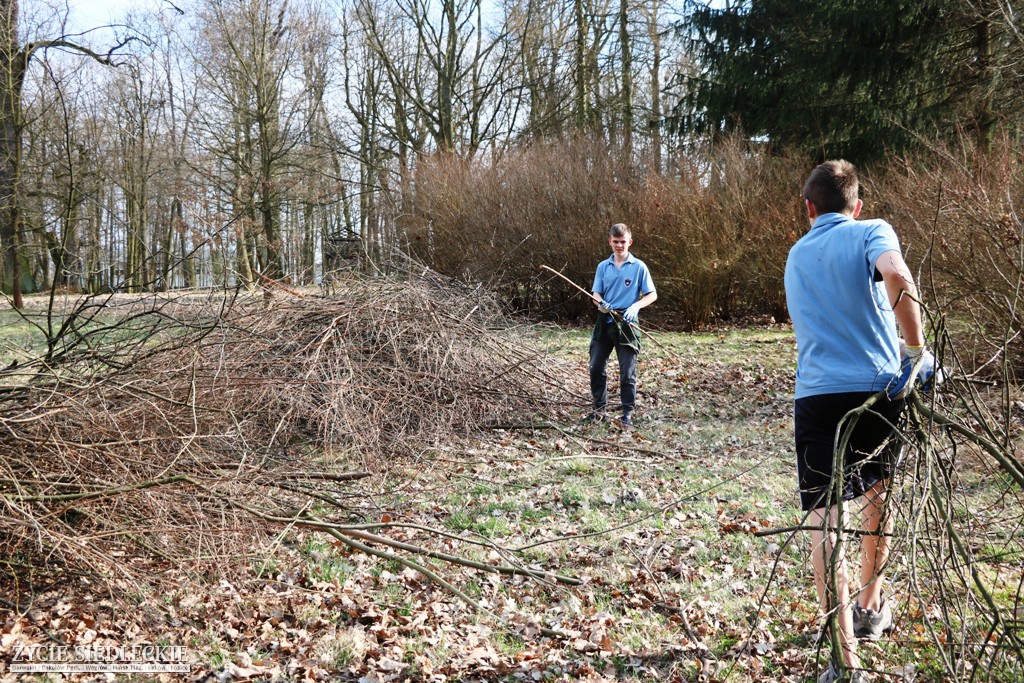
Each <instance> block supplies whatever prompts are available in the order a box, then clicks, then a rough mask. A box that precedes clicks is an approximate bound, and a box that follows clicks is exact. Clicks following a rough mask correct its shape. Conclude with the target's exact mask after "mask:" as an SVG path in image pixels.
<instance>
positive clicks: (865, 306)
mask: <svg viewBox="0 0 1024 683" xmlns="http://www.w3.org/2000/svg"><path fill="white" fill-rule="evenodd" d="M858 190H859V183H858V180H857V172H856V169H855V168H854V167H853V165H852V164H850V163H849V162H847V161H842V160H839V161H827V162H825V163H824V164H821V165H820V166H818V167H817V168H815V169H814V171H812V172H811V175H810V177H809V178H808V179H807V182H806V183H805V184H804V190H803V197H804V205H805V207H806V209H807V217H808V219H809V221H810V223H811V229H810V231H809V232H808V233H807V234H806V235H804V236H803V237H802V238H801V239H800V240H799V241H798V242H797V243H796V244H795V245H794V246H793V248H792V249H791V250H790V252H789V258H788V259H787V261H786V274H785V284H786V303H787V305H788V307H789V315H790V317H791V318H792V320H793V331H794V333H795V334H796V341H797V371H796V403H795V411H794V413H795V414H794V423H795V437H796V438H795V441H796V456H797V476H798V479H799V483H800V503H801V507H802V509H803V510H804V511H805V512H807V513H808V522H807V523H808V525H809V526H810V527H812V528H814V529H815V530H814V531H812V532H811V560H812V564H813V569H814V584H815V588H816V589H817V591H818V598H819V600H820V603H821V608H822V610H823V611H824V612H825V613H829V612H830V611H831V610H836V612H835V617H836V618H837V619H838V626H839V629H838V630H839V640H840V651H841V652H842V654H843V657H842V659H843V661H842V662H832V663H831V664H830V665H829V668H828V670H827V671H825V672H824V673H823V674H822V675H821V677H819V679H818V681H819V683H832V682H833V681H837V680H840V673H841V671H843V670H844V669H845V670H846V671H847V672H848V674H849V680H850V681H863V680H866V679H865V678H864V674H863V672H862V671H860V670H859V667H860V660H859V658H858V657H857V638H867V639H872V640H874V639H877V638H880V637H881V636H882V635H883V633H885V632H886V631H888V630H890V629H891V628H892V609H891V607H890V605H889V604H888V602H886V600H885V599H884V598H883V596H882V583H883V578H884V577H883V572H884V570H885V566H886V562H887V561H888V556H889V535H888V532H889V531H890V530H891V524H890V520H888V519H887V518H886V516H885V514H884V504H885V498H886V491H887V487H888V483H889V478H890V476H891V469H892V466H893V462H894V459H895V456H896V454H897V453H898V450H899V444H898V440H897V438H896V435H895V434H894V432H893V425H895V424H896V422H897V420H898V419H899V417H900V412H901V410H902V408H903V400H902V397H903V396H904V395H905V393H906V391H908V390H909V389H910V388H911V387H912V386H913V383H914V376H913V375H910V376H909V377H904V378H903V379H904V385H905V389H904V388H903V387H904V385H901V386H900V387H898V388H894V387H895V385H896V384H897V383H899V382H900V370H901V365H902V364H903V363H902V357H903V355H904V351H903V349H904V348H906V352H905V353H906V355H907V356H908V358H909V359H910V360H914V361H917V362H916V363H915V364H914V365H913V367H915V368H916V369H918V372H919V373H920V376H921V377H924V378H927V377H928V376H930V375H931V374H932V372H933V371H934V366H935V361H934V358H933V357H932V356H931V354H930V353H928V351H927V350H926V349H925V348H924V333H923V329H922V325H921V311H920V307H919V306H918V303H917V289H916V287H915V286H914V279H913V276H912V275H911V273H910V269H909V268H908V267H907V264H906V262H905V261H904V260H903V255H902V253H901V252H900V244H899V241H898V240H897V238H896V233H895V232H894V231H893V229H892V226H890V225H889V224H888V223H886V222H885V221H882V220H857V217H858V215H859V214H860V210H861V207H862V203H861V201H860V199H859V198H858ZM897 323H899V328H900V330H902V333H903V341H901V340H900V338H899V337H898V335H897ZM908 367H909V366H908ZM883 390H885V391H887V392H888V394H889V397H890V398H888V399H883V400H882V401H879V402H878V403H876V404H875V405H874V406H873V409H872V412H870V413H866V414H864V415H863V416H862V417H861V418H860V420H859V421H858V422H857V424H856V427H855V428H854V430H853V433H852V436H851V438H850V441H849V445H848V447H847V448H846V451H845V452H844V453H843V454H842V457H843V463H844V464H843V476H842V482H843V486H842V490H841V491H838V490H836V489H837V488H838V486H836V484H837V481H838V480H837V479H834V472H833V457H834V449H835V445H836V443H837V431H838V429H839V423H840V421H841V420H842V419H843V416H844V415H846V414H847V413H848V412H849V411H850V410H852V409H854V408H857V407H859V406H861V405H862V404H863V403H864V402H865V401H866V400H867V399H868V398H869V397H871V396H872V395H874V394H876V393H878V392H880V391H883ZM855 498H860V499H861V500H862V503H861V504H862V522H863V526H864V530H865V532H867V533H866V534H865V535H863V536H862V537H861V548H860V592H859V594H858V595H857V596H856V599H855V601H854V602H853V603H852V604H851V600H850V586H849V580H848V576H847V571H846V559H845V556H844V555H843V552H842V549H841V548H838V549H837V548H835V534H834V533H833V532H832V531H831V530H832V529H836V528H837V527H838V525H839V524H843V525H844V526H845V519H846V515H845V510H844V508H845V501H848V500H853V499H855ZM826 520H827V521H826ZM830 567H831V568H832V569H833V570H834V571H835V591H834V592H833V591H832V590H831V588H832V586H831V585H830V582H829V581H828V575H827V573H826V572H827V571H828V569H829V568H830ZM844 680H845V679H844Z"/></svg>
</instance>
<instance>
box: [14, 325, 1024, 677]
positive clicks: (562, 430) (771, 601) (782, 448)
mask: <svg viewBox="0 0 1024 683" xmlns="http://www.w3.org/2000/svg"><path fill="white" fill-rule="evenodd" d="M5 334H10V335H13V336H11V337H10V338H11V339H12V341H11V342H10V344H12V345H13V344H15V343H16V340H17V335H19V334H22V332H19V331H17V329H14V330H13V331H11V332H9V333H8V332H5ZM588 336H589V329H575V330H573V329H553V328H543V329H542V330H540V331H539V332H538V333H537V336H536V339H537V343H539V344H541V345H543V346H544V347H545V348H546V349H547V350H548V352H550V353H553V354H556V355H559V356H561V357H563V358H565V359H567V360H569V361H570V362H575V363H576V364H577V365H578V367H579V375H578V377H576V378H575V381H576V384H575V385H574V386H573V389H574V391H576V393H577V394H578V395H579V396H580V397H581V398H580V402H579V404H578V405H571V406H562V407H560V408H558V409H557V410H556V411H555V415H554V419H545V420H538V421H537V425H538V426H537V428H535V429H522V430H518V431H516V430H512V431H508V432H495V433H493V434H487V435H484V436H483V437H482V438H481V439H480V440H479V441H478V442H473V443H472V444H470V446H471V449H470V448H462V446H463V445H464V444H454V445H453V447H448V445H447V444H445V445H442V446H438V447H435V448H434V449H433V450H431V449H424V451H422V452H425V453H428V454H429V453H434V452H436V453H437V457H438V462H437V463H434V464H433V466H430V463H429V460H425V461H424V464H423V465H422V466H421V464H420V463H417V466H416V467H415V468H414V467H411V466H410V467H404V466H400V467H396V468H394V469H393V470H391V472H392V475H393V476H394V477H395V478H396V481H397V483H395V482H394V481H388V482H382V485H381V486H380V487H379V489H378V488H376V487H375V488H374V490H375V491H377V490H380V491H382V492H386V491H387V490H389V487H388V486H386V485H383V484H395V485H394V486H392V487H390V488H391V489H392V490H395V491H397V492H398V493H396V494H387V493H380V494H378V495H376V497H375V498H374V501H373V502H374V505H375V506H378V507H379V509H382V510H389V511H391V510H400V511H401V518H402V520H403V521H410V522H413V523H417V524H422V525H424V526H432V527H435V528H442V529H445V530H447V531H449V532H454V533H456V534H459V535H462V536H463V537H464V538H465V539H469V540H479V539H480V537H483V538H485V539H490V540H491V541H492V542H493V543H494V544H500V545H501V548H502V552H498V550H496V549H495V548H494V547H493V546H491V545H483V546H479V545H470V544H469V543H466V542H462V541H460V540H455V539H451V538H444V539H440V538H437V537H430V536H428V535H424V534H417V533H416V532H413V531H406V530H402V531H398V530H392V531H389V533H395V534H396V535H397V534H404V535H402V536H400V538H401V540H404V541H407V542H410V543H413V544H423V545H429V546H430V547H432V548H434V549H437V550H440V551H443V552H446V553H452V554H457V555H462V556H466V557H473V558H474V559H477V560H479V561H482V562H487V563H492V564H497V563H508V562H512V561H518V562H521V563H524V564H529V565H535V566H538V567H542V568H544V569H548V570H551V571H555V572H558V573H561V574H569V575H573V576H575V577H578V578H579V579H580V584H579V585H575V586H563V585H552V584H549V583H545V582H542V581H538V580H535V579H531V578H525V577H522V576H516V577H503V578H495V577H492V576H491V575H488V574H484V573H481V572H476V571H472V570H469V569H463V568H455V567H452V566H450V565H446V564H444V563H442V562H439V561H435V560H431V559H429V558H424V557H422V556H417V557H416V558H415V559H416V560H417V561H420V562H423V563H424V564H426V565H427V566H429V568H430V569H431V570H432V571H437V572H438V573H440V574H441V575H442V576H444V577H445V578H446V579H447V580H450V581H451V582H452V583H453V584H454V585H455V586H456V587H457V588H459V589H460V590H462V591H464V592H465V593H466V594H467V595H469V596H470V597H471V598H473V599H474V600H477V601H480V602H481V603H482V604H484V606H485V608H486V610H487V612H483V613H476V612H473V611H472V610H470V609H468V608H467V607H466V606H465V605H462V604H461V603H459V601H458V600H456V599H454V598H452V596H451V595H450V594H448V593H446V592H444V591H443V590H441V589H440V588H439V587H438V586H437V585H436V584H435V583H433V582H431V581H428V580H426V579H425V578H424V577H423V576H420V575H417V574H416V573H415V572H412V571H410V570H408V569H407V568H406V567H404V566H403V565H401V564H399V563H397V562H394V561H387V560H381V559H371V558H367V557H366V556H364V555H359V554H353V555H342V554H339V553H338V552H337V550H336V548H335V547H334V546H333V545H332V544H331V543H329V542H327V541H326V540H325V539H324V538H322V537H318V536H315V535H313V534H311V533H310V532H306V531H300V532H295V533H294V534H293V535H292V536H290V537H289V539H288V541H287V542H285V543H282V544H281V547H282V549H283V551H287V552H282V554H281V555H280V556H277V557H274V558H270V559H268V560H266V561H265V563H266V564H264V563H263V562H261V563H260V565H261V566H263V567H264V570H263V572H262V575H263V576H262V577H261V578H259V580H258V581H255V583H256V585H257V587H258V588H266V589H268V591H267V592H262V593H261V592H260V591H259V590H258V589H254V595H256V596H259V598H260V599H267V600H270V599H271V598H268V597H266V596H267V595H268V593H269V594H271V595H273V594H276V593H275V591H278V590H281V591H282V593H283V594H284V595H286V596H287V598H282V599H281V600H282V601H283V603H284V604H285V607H282V608H280V609H279V610H277V611H278V612H281V613H283V616H278V617H275V620H276V621H275V623H274V624H273V628H270V627H269V626H265V624H268V623H270V622H268V621H267V620H266V618H265V617H266V614H265V613H269V612H273V610H267V609H264V610H263V612H264V613H263V614H260V615H259V616H254V617H253V621H252V623H250V624H248V625H247V628H248V629H249V630H250V633H251V635H249V636H248V638H249V640H248V641H246V644H245V645H244V647H246V648H248V650H249V651H256V650H260V651H265V652H267V653H268V654H267V655H266V658H267V659H274V658H281V659H282V660H285V659H287V658H288V657H293V658H294V659H295V661H305V660H304V659H303V658H306V657H308V656H313V657H315V658H316V659H317V660H318V661H320V662H321V663H322V666H323V667H325V668H327V669H328V670H333V671H341V670H346V671H348V670H349V669H350V668H352V667H356V668H358V667H359V666H364V665H365V661H367V660H368V658H373V659H374V661H380V660H383V659H387V660H390V661H395V662H400V663H403V664H404V665H406V666H407V667H408V669H409V672H415V673H416V675H417V676H421V677H422V678H424V679H429V678H430V676H431V675H432V674H431V673H430V670H433V672H434V674H433V675H443V676H446V677H447V678H448V679H450V680H462V679H465V680H478V679H479V680H509V681H520V680H552V681H555V680H558V681H562V680H575V679H576V678H581V679H583V678H586V676H589V675H591V674H589V673H587V672H595V673H593V676H594V677H597V678H594V680H604V679H611V678H614V677H617V678H618V679H620V680H644V681H648V680H680V681H691V680H715V681H719V682H720V683H738V682H741V681H749V680H768V681H780V682H781V681H787V683H789V682H793V681H804V680H807V679H808V678H809V677H810V676H811V675H812V674H813V672H814V670H815V666H816V658H817V656H818V652H817V649H816V636H817V632H818V628H819V626H820V621H819V620H818V618H817V607H816V597H815V595H814V590H813V587H812V585H811V581H810V573H809V570H808V568H807V563H806V559H805V556H806V552H807V542H806V539H805V538H803V537H802V536H800V535H797V536H796V537H795V538H792V539H791V537H790V535H789V534H786V533H777V534H774V535H768V536H763V537H762V536H756V535H755V533H758V532H765V531H771V530H773V529H784V528H786V527H789V526H791V525H794V524H797V523H799V521H800V515H799V513H798V511H797V505H796V491H795V488H796V486H795V473H794V465H793V458H792V454H791V452H792V403H791V393H792V374H793V368H794V365H795V343H794V341H793V337H792V333H791V331H790V330H788V329H787V328H785V327H772V328H760V329H751V330H738V329H737V330H724V331H715V332H704V333H698V334H682V333H658V334H657V339H658V341H659V342H661V344H662V347H663V348H659V347H658V346H656V345H654V344H648V345H647V347H646V349H647V350H646V351H645V354H644V356H643V358H642V361H641V366H640V377H641V379H640V400H639V406H638V411H637V427H636V428H635V429H634V430H633V431H631V432H623V431H622V430H621V429H619V428H618V427H616V426H615V425H612V424H597V425H583V424H581V422H580V418H582V416H583V414H584V413H585V406H586V400H585V396H586V377H585V354H586V347H587V339H588ZM613 362H614V361H613ZM610 374H611V375H612V386H611V387H610V389H611V392H612V395H613V396H614V395H615V392H616V387H615V385H614V374H615V373H614V372H612V373H610ZM549 422H550V423H551V424H550V425H548V424H547V423H549ZM460 449H461V452H464V453H471V455H467V456H465V460H466V461H465V462H458V463H456V464H455V465H454V466H453V465H452V460H453V459H454V456H453V453H454V452H456V451H459V450H460ZM346 457H350V456H347V455H346V454H344V453H336V454H325V455H324V458H325V459H328V458H331V459H333V458H337V459H344V458H346ZM427 457H429V456H427ZM958 474H959V477H960V479H959V488H958V498H957V499H956V501H955V503H956V507H955V508H954V512H955V513H956V514H958V515H960V516H961V517H964V516H965V515H970V514H975V515H977V514H979V512H980V511H981V510H982V508H983V511H984V513H985V514H990V515H991V516H992V517H993V518H998V517H999V516H1000V515H1004V516H1006V520H1007V523H1006V524H1002V525H1000V527H999V528H1000V529H1001V530H1002V531H1003V533H1001V534H994V535H981V534H979V535H977V536H975V537H974V538H972V539H971V542H972V543H974V544H975V545H976V547H977V552H978V553H979V554H980V555H981V554H983V555H995V554H997V553H1003V554H1004V555H1005V557H1002V558H998V559H992V560H989V561H988V563H987V564H980V565H979V566H978V567H977V569H978V575H979V576H981V577H982V578H984V580H985V581H986V582H988V583H989V584H990V585H991V586H992V587H993V589H994V590H993V595H994V596H995V597H996V599H998V600H1000V601H1003V602H1004V603H1006V604H1011V603H1012V602H1013V601H1014V600H1015V592H1014V591H1015V587H1016V585H1017V584H1015V583H1014V581H1015V580H1017V579H1019V578H1020V573H1019V569H1018V568H1017V567H1019V558H1020V554H1019V553H1020V545H1021V532H1020V527H1019V526H1013V525H1012V521H1013V519H1014V518H1013V510H1012V509H1011V508H1008V507H1006V506H1005V500H1004V499H1005V498H1006V493H1007V484H1006V481H1005V479H1004V478H1003V477H1001V476H992V472H989V471H982V470H980V469H977V468H965V469H964V470H963V471H962V472H959V473H958ZM413 483H414V484H415V487H413V486H412V485H411V484H413ZM374 484H375V485H376V484H377V482H376V481H375V482H374ZM979 504H981V506H982V507H979ZM1000 505H1003V506H1004V507H999V506H1000ZM374 509H377V508H374ZM990 511H991V512H990ZM322 512H323V514H324V515H327V514H329V513H330V511H329V510H323V511H322ZM1017 519H1019V517H1018V518H1017ZM289 553H290V554H289ZM1013 553H1017V554H1016V555H1014V554H1013ZM896 555H897V557H896V558H895V561H894V566H893V571H892V575H893V579H894V585H893V589H892V590H893V595H894V599H896V600H897V601H898V602H902V604H904V605H910V604H911V602H910V601H911V599H912V598H914V596H913V595H912V594H911V593H910V592H909V591H907V590H906V586H907V577H908V576H909V575H910V574H911V573H912V572H911V567H910V566H909V562H910V559H909V558H908V557H907V554H906V553H905V552H897V553H896ZM941 560H942V558H937V559H936V563H941ZM915 569H920V568H919V567H918V568H915ZM385 571H386V572H388V573H389V575H385V574H384V572H385ZM255 574H256V572H255V571H254V576H255ZM279 575H280V576H291V577H297V578H295V579H294V581H295V582H296V583H295V584H294V589H289V590H291V592H285V588H284V587H282V586H281V585H280V583H281V582H280V581H278V579H276V578H275V577H277V576H279ZM173 607H175V608H177V609H180V610H182V611H184V608H183V607H181V606H180V605H173ZM228 607H230V605H228ZM204 609H205V607H204ZM257 611H259V610H257ZM223 612H224V610H222V613H223ZM275 613H276V612H275ZM207 616H209V615H207ZM194 618H196V619H197V620H198V618H199V617H194ZM900 620H901V623H900V625H899V629H900V630H899V633H898V634H897V635H896V637H895V638H894V639H893V640H892V641H891V642H890V641H883V642H882V643H881V644H878V645H871V646H868V647H865V648H864V652H865V654H866V656H867V657H868V658H869V660H870V661H871V662H872V665H874V666H877V667H879V668H881V669H885V670H889V671H891V670H895V669H897V668H899V667H909V666H913V667H914V669H915V670H916V671H917V672H918V680H939V679H940V678H941V676H942V669H941V663H940V659H939V658H938V656H937V652H936V649H935V646H934V643H933V641H932V639H931V636H930V634H929V633H927V632H926V631H925V630H924V629H923V628H920V627H921V625H922V623H923V615H922V613H921V610H919V609H916V607H915V609H910V608H907V609H904V610H902V611H901V612H900ZM339 624H344V629H342V628H339V626H338V625H339ZM540 626H544V627H547V628H553V629H557V630H560V631H563V632H564V633H567V634H569V635H567V636H566V637H564V638H549V637H547V636H545V635H544V634H542V633H541V632H540V631H539V630H538V629H539V627H540ZM216 628H218V626H217V625H216V624H214V625H211V626H210V629H216ZM332 629H333V630H332ZM239 630H241V627H240V628H239ZM299 630H302V631H304V632H308V634H309V637H310V638H312V639H313V640H314V641H315V642H316V643H317V645H316V646H315V647H313V646H310V647H309V648H307V649H306V650H302V651H301V653H300V652H299V650H300V648H299V647H298V646H297V645H296V644H295V643H294V642H292V641H294V640H295V639H296V638H298V637H299V636H298V635H297V632H298V631H299ZM285 636H287V638H291V639H292V641H288V642H291V643H292V647H294V648H295V650H294V651H288V652H284V651H282V649H281V647H280V642H282V641H281V640H280V639H281V638H284V637H285ZM275 639H277V640H275ZM170 642H175V640H174V637H173V636H171V638H170ZM227 643H230V644H227ZM274 643H277V645H274ZM598 645H599V646H600V647H596V646H598ZM194 647H196V648H197V649H199V650H200V651H201V652H202V653H203V656H204V658H205V660H206V663H205V666H208V667H210V668H211V669H214V670H216V669H218V668H222V667H223V666H224V664H225V662H226V661H227V660H228V659H230V657H231V653H232V652H235V651H236V648H239V649H241V648H242V647H243V644H239V643H235V642H233V641H229V640H228V639H226V638H225V637H224V635H223V633H222V632H217V633H215V632H213V630H211V631H206V632H204V636H203V638H201V639H199V640H197V641H194ZM275 648H276V649H275ZM603 648H608V649H603ZM498 662H500V666H498V665H497V664H496V663H498ZM460 667H461V668H460ZM474 667H476V668H474ZM994 670H995V671H999V673H1000V675H1001V676H1004V677H1005V678H1004V680H1014V678H1013V676H1014V675H1019V671H1020V669H1019V667H1017V668H1014V667H1013V665H1012V663H1007V662H1005V661H999V662H996V664H995V665H994ZM405 675H410V674H409V673H408V672H406V674H405ZM296 677H298V674H296ZM358 677H359V676H356V678H358ZM601 677H604V678H601Z"/></svg>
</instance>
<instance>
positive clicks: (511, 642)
mask: <svg viewBox="0 0 1024 683" xmlns="http://www.w3.org/2000/svg"><path fill="white" fill-rule="evenodd" d="M494 642H495V645H496V646H497V650H498V652H500V653H501V654H503V655H506V656H509V657H515V656H516V655H517V654H519V653H520V652H522V651H524V650H525V649H526V642H525V641H523V639H522V638H521V637H520V636H519V635H518V634H515V633H509V632H507V631H498V632H497V633H496V634H495V637H494Z"/></svg>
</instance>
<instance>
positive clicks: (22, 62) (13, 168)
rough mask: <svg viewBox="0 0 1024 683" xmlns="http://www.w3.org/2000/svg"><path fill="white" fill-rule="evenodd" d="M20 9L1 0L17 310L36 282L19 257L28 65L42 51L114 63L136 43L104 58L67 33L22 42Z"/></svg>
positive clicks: (3, 221)
mask: <svg viewBox="0 0 1024 683" xmlns="http://www.w3.org/2000/svg"><path fill="white" fill-rule="evenodd" d="M18 10H19V7H18V0H0V70H2V76H0V251H2V252H3V291H4V292H7V293H10V294H11V295H12V299H13V302H14V305H15V306H16V307H20V306H21V303H22V302H21V295H22V289H23V286H24V285H28V287H30V288H32V287H34V284H33V283H32V282H24V281H23V276H24V273H23V265H25V264H24V259H22V258H20V257H19V255H18V235H19V232H20V230H21V228H20V212H19V208H18V184H19V169H20V164H21V153H22V150H21V144H22V132H23V129H24V118H23V112H22V90H23V88H24V84H25V74H26V72H27V71H28V67H29V64H30V63H31V61H32V59H33V57H34V56H36V55H37V54H38V53H40V52H42V51H46V50H49V49H60V50H64V51H70V52H74V53H77V54H81V55H85V56H87V57H90V58H92V59H94V60H96V61H98V62H100V63H102V64H107V65H113V64H114V57H115V55H116V54H117V53H118V51H119V50H121V48H123V47H124V46H125V45H127V44H128V43H129V42H131V41H132V40H133V38H128V39H126V40H124V41H121V42H120V43H118V44H117V45H114V46H113V47H111V48H110V49H109V50H108V51H107V52H106V53H105V54H100V53H97V52H95V51H94V50H92V49H91V48H89V47H87V46H85V45H80V44H78V43H76V42H74V41H72V40H70V39H69V38H68V36H67V35H66V34H62V35H61V36H59V37H57V38H51V39H39V40H33V41H29V42H26V43H24V44H22V41H21V40H20V38H19V35H18Z"/></svg>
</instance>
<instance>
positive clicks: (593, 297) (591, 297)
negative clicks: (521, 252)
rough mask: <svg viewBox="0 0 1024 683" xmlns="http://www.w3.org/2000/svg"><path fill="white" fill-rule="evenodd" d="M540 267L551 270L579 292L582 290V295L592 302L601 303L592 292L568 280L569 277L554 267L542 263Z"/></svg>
mask: <svg viewBox="0 0 1024 683" xmlns="http://www.w3.org/2000/svg"><path fill="white" fill-rule="evenodd" d="M541 268H543V269H544V270H548V271H551V272H552V273H554V274H555V275H557V276H558V277H560V278H562V279H563V280H565V281H566V282H568V283H569V284H570V285H572V286H573V287H575V288H576V289H578V290H580V291H581V292H583V294H584V295H585V296H586V297H587V298H588V299H591V300H593V302H594V303H598V304H599V303H601V300H600V299H598V298H597V297H596V296H594V294H593V293H592V292H588V291H587V290H585V289H583V288H582V287H580V286H579V285H578V284H576V283H575V282H573V281H572V280H570V279H569V278H567V277H566V276H564V275H562V274H561V273H559V272H558V271H557V270H555V269H554V268H550V267H548V266H544V265H542V266H541Z"/></svg>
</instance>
